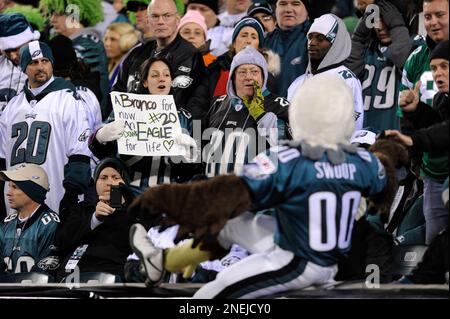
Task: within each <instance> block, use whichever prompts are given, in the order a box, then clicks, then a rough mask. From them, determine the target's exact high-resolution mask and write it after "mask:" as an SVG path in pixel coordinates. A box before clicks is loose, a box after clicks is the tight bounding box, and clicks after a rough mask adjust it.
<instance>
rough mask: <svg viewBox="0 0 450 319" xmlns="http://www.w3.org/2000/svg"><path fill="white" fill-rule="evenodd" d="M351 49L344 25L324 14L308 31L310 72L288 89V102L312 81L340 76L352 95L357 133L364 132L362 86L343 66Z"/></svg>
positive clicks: (332, 16) (308, 70) (333, 16)
mask: <svg viewBox="0 0 450 319" xmlns="http://www.w3.org/2000/svg"><path fill="white" fill-rule="evenodd" d="M351 48H352V45H351V39H350V35H349V34H348V31H347V29H346V27H345V25H344V22H343V21H342V20H341V19H340V18H338V17H337V16H335V15H334V14H325V15H323V16H321V17H320V18H317V19H315V20H314V23H313V25H312V26H311V28H310V29H309V31H308V56H309V64H308V69H307V71H306V73H305V74H304V75H301V76H299V77H298V78H297V79H296V80H295V81H294V82H293V83H292V84H291V86H290V87H289V89H288V100H289V101H292V99H293V98H294V96H295V94H296V91H297V89H298V88H299V87H300V86H302V85H303V84H304V83H305V82H307V81H308V80H309V79H310V78H311V77H314V76H316V75H318V74H322V73H329V74H335V75H337V76H340V77H341V78H342V79H344V80H345V83H347V85H348V86H349V88H350V89H351V90H352V92H353V105H354V117H355V129H356V130H360V129H362V124H363V116H364V109H363V103H362V90H361V82H360V81H359V80H358V78H357V77H356V76H355V75H354V74H353V72H352V71H351V70H350V69H349V68H347V67H346V66H345V65H344V61H345V60H346V59H347V58H348V56H349V55H350V51H351Z"/></svg>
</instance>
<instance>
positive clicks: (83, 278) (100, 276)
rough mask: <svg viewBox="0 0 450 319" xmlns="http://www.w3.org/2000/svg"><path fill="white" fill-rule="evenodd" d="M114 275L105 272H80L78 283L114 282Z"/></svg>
mask: <svg viewBox="0 0 450 319" xmlns="http://www.w3.org/2000/svg"><path fill="white" fill-rule="evenodd" d="M115 282H116V276H115V275H113V274H110V273H106V272H82V273H80V283H86V284H93V285H98V284H114V283H115Z"/></svg>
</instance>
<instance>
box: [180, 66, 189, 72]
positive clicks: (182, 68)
mask: <svg viewBox="0 0 450 319" xmlns="http://www.w3.org/2000/svg"><path fill="white" fill-rule="evenodd" d="M178 70H180V71H181V72H186V73H189V72H191V68H188V67H187V66H184V65H182V66H180V67H179V68H178Z"/></svg>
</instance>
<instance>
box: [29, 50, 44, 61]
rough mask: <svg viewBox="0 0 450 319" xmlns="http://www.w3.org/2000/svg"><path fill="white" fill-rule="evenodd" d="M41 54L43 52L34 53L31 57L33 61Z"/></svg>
mask: <svg viewBox="0 0 450 319" xmlns="http://www.w3.org/2000/svg"><path fill="white" fill-rule="evenodd" d="M41 53H42V51H41V50H36V51H34V52H33V54H32V55H31V59H33V60H34V59H35V58H37V57H38V56H39V55H40V54H41Z"/></svg>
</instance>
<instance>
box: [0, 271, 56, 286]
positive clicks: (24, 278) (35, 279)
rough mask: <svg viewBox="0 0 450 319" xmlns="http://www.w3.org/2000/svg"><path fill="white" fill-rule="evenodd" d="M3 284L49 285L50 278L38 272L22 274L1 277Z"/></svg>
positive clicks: (0, 280)
mask: <svg viewBox="0 0 450 319" xmlns="http://www.w3.org/2000/svg"><path fill="white" fill-rule="evenodd" d="M0 282H1V283H21V284H47V283H48V282H49V276H48V275H46V274H41V273H37V272H20V273H16V274H9V275H4V276H0Z"/></svg>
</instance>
